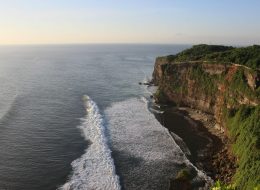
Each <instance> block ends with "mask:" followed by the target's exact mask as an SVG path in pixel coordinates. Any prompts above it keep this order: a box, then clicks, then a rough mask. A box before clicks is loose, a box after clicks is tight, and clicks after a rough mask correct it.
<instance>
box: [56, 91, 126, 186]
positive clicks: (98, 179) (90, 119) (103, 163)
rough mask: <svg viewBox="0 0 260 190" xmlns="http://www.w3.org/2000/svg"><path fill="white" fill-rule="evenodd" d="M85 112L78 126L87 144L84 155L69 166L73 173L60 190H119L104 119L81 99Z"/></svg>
mask: <svg viewBox="0 0 260 190" xmlns="http://www.w3.org/2000/svg"><path fill="white" fill-rule="evenodd" d="M83 100H84V103H85V108H86V111H87V115H86V117H85V118H84V119H83V123H82V124H81V125H80V126H79V128H80V129H81V130H82V132H83V134H84V137H85V139H86V140H88V141H91V144H90V145H89V147H88V148H87V150H86V152H85V154H83V155H82V156H81V157H80V158H79V159H77V160H75V161H73V162H72V164H71V165H72V168H73V173H72V176H71V177H70V179H69V181H68V182H67V183H66V184H64V185H63V186H62V187H61V188H59V189H62V190H85V189H95V190H120V189H121V187H120V182H119V177H118V176H117V175H116V172H115V166H114V161H113V159H112V157H111V151H110V149H109V147H108V142H107V137H106V133H105V125H104V119H103V117H102V115H101V114H100V113H99V109H98V106H97V105H96V103H95V102H94V101H92V100H91V99H90V97H88V96H84V97H83Z"/></svg>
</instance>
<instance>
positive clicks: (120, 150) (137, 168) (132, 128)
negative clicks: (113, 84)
mask: <svg viewBox="0 0 260 190" xmlns="http://www.w3.org/2000/svg"><path fill="white" fill-rule="evenodd" d="M105 115H106V118H107V121H108V123H109V128H108V130H109V133H110V140H111V148H112V151H113V158H114V160H115V164H116V167H117V172H118V174H120V179H121V180H122V185H123V188H124V189H127V190H136V189H142V190H158V189H161V190H164V189H165V190H168V189H169V181H170V179H172V178H174V177H175V175H176V173H177V172H178V171H179V170H180V169H181V168H183V166H184V165H186V166H189V167H192V168H194V169H195V170H196V171H197V172H198V176H197V179H198V180H200V179H206V180H207V176H206V175H205V174H204V173H203V172H201V171H199V170H197V169H196V168H195V167H194V166H193V165H192V164H191V163H190V162H189V160H188V159H187V158H186V156H185V154H184V153H183V151H182V150H181V149H180V147H179V146H178V145H177V144H176V142H175V141H174V139H173V138H172V136H171V135H170V133H169V131H168V130H167V129H166V128H165V127H163V126H162V125H161V124H160V123H159V122H158V121H157V120H156V118H155V117H154V115H153V114H152V113H151V112H150V111H149V109H148V106H147V101H146V100H145V99H144V98H141V99H138V98H133V99H128V100H126V101H123V102H117V103H114V104H112V106H111V107H109V108H108V109H106V110H105Z"/></svg>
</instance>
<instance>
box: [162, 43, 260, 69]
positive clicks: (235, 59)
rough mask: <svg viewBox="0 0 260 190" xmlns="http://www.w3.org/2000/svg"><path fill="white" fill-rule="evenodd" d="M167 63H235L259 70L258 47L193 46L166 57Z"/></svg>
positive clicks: (259, 54)
mask: <svg viewBox="0 0 260 190" xmlns="http://www.w3.org/2000/svg"><path fill="white" fill-rule="evenodd" d="M167 59H168V61H169V62H185V61H208V62H209V63H222V64H228V63H235V64H240V65H244V66H247V67H250V68H252V69H260V45H253V46H248V47H239V48H235V47H232V46H222V45H206V44H200V45H194V46H193V47H192V48H190V49H187V50H184V51H182V52H180V53H178V54H176V55H169V56H167Z"/></svg>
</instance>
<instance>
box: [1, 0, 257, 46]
mask: <svg viewBox="0 0 260 190" xmlns="http://www.w3.org/2000/svg"><path fill="white" fill-rule="evenodd" d="M46 43H47V44H48V43H51V44H55V43H58V44H62V43H188V44H191V43H210V44H212V43H217V44H234V45H236V44H237V45H238V44H243V45H245V44H260V0H0V44H46Z"/></svg>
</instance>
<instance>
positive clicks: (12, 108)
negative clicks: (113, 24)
mask: <svg viewBox="0 0 260 190" xmlns="http://www.w3.org/2000/svg"><path fill="white" fill-rule="evenodd" d="M187 47H189V46H187V45H115V44H114V45H112V44H110V45H109V44H107V45H101V44H100V45H41V46H40V45H39V46H1V47H0V81H1V82H0V189H1V190H5V189H6V190H55V189H63V190H72V189H73V190H74V189H75V190H81V189H88V190H89V189H91V190H92V189H100V190H105V189H108V190H119V189H126V190H138V189H142V190H146V189H147V190H148V189H149V190H153V189H154V190H164V189H165V190H166V189H168V186H169V179H171V178H173V177H174V176H175V175H176V172H177V171H178V170H179V169H180V167H181V166H183V163H188V162H189V161H188V160H187V158H186V157H185V155H184V153H183V152H182V151H181V149H180V148H179V147H178V145H177V144H176V143H175V141H174V140H173V138H172V137H171V136H170V134H169V132H168V130H167V129H166V128H164V127H163V126H162V125H161V124H160V123H159V122H158V121H157V120H156V118H155V117H154V115H153V113H152V112H151V111H150V109H149V97H150V95H151V91H152V89H149V88H148V87H146V86H143V85H139V84H138V83H139V82H144V81H147V80H149V79H151V76H152V71H153V67H154V62H155V58H156V57H157V56H162V55H168V54H175V53H178V52H180V51H182V50H183V49H185V48H187Z"/></svg>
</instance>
